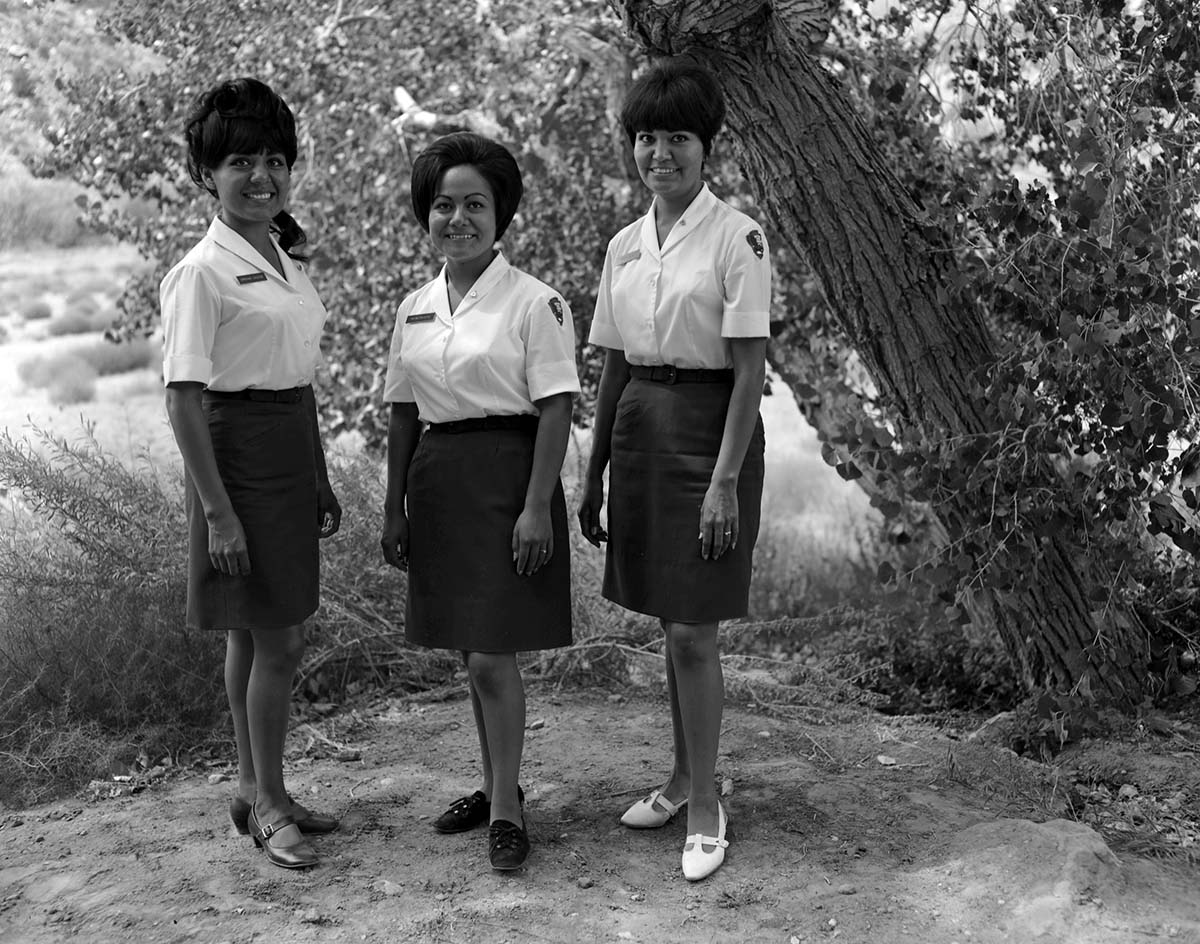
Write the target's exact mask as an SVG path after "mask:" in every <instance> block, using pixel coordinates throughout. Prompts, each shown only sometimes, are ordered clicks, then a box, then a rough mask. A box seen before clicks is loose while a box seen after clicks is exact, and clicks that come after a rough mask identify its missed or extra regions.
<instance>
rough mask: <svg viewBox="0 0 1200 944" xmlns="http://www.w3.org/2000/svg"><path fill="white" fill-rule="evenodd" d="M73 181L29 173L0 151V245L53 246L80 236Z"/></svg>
mask: <svg viewBox="0 0 1200 944" xmlns="http://www.w3.org/2000/svg"><path fill="white" fill-rule="evenodd" d="M78 192H79V190H78V188H77V187H76V186H74V185H73V184H64V183H62V182H60V181H55V180H45V179H41V178H35V177H32V176H31V175H30V173H29V171H28V170H26V169H25V167H24V165H22V164H21V163H20V162H19V161H17V160H15V159H13V158H10V157H6V156H4V155H0V249H10V248H14V247H25V246H39V245H45V246H54V247H56V248H59V249H65V248H67V247H69V246H74V245H77V244H78V243H79V242H80V241H81V240H82V239H83V238H84V235H85V233H84V229H83V227H82V226H80V224H79V207H78V206H76V205H75V194H76V193H78Z"/></svg>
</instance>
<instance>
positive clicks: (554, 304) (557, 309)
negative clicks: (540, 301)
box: [550, 298, 563, 324]
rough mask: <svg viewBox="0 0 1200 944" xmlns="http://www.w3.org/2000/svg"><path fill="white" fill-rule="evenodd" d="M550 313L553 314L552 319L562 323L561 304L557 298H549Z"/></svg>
mask: <svg viewBox="0 0 1200 944" xmlns="http://www.w3.org/2000/svg"><path fill="white" fill-rule="evenodd" d="M550 314H552V315H553V316H554V320H555V321H557V322H558V323H559V324H562V323H563V306H562V302H561V301H560V300H559V299H557V298H552V299H550Z"/></svg>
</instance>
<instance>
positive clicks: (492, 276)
mask: <svg viewBox="0 0 1200 944" xmlns="http://www.w3.org/2000/svg"><path fill="white" fill-rule="evenodd" d="M511 268H512V265H510V264H509V261H508V260H507V259H505V258H504V253H502V252H500V251H499V250H497V251H496V258H495V259H493V260H492V261H491V262H489V263H488V267H487V268H486V269H484V270H483V271H482V272H481V273H479V278H477V279H476V280H475V283H474V284H473V285H472V286H471V287H470V289H468V290H467V297H466V298H464V299H463V301H462V305H467V304H472V303H474V302H477V301H479V299H481V298H483V296H484V295H486V294H487V293H488V292H490V291H491V290H492V289H493V288H495V287H496V285H497V283H498V282H499V281H500V280H501V279H503V278H504V277H505V276H506V275H508V271H509V269H511ZM438 280H439V281H440V282H441V284H442V288H443V289H448V287H449V282H448V280H447V278H446V267H445V266H444V265H443V266H442V271H441V274H440V275H439V276H438ZM442 294H443V295H445V294H446V292H445V291H443V292H442ZM460 307H462V306H461V305H460Z"/></svg>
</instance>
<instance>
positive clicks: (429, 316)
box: [404, 311, 437, 324]
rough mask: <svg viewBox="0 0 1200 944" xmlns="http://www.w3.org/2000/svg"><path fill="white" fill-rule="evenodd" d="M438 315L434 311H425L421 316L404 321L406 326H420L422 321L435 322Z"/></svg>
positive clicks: (414, 316) (409, 317)
mask: <svg viewBox="0 0 1200 944" xmlns="http://www.w3.org/2000/svg"><path fill="white" fill-rule="evenodd" d="M436 317H437V314H436V313H435V312H432V311H423V312H421V313H420V314H419V315H409V316H408V317H407V318H405V319H404V323H405V324H420V323H421V322H422V321H433V319H434V318H436Z"/></svg>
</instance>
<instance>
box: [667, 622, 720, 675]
mask: <svg viewBox="0 0 1200 944" xmlns="http://www.w3.org/2000/svg"><path fill="white" fill-rule="evenodd" d="M664 628H665V629H666V633H667V649H668V650H669V651H670V654H671V662H672V663H673V664H674V665H675V667H676V668H677V669H680V668H684V669H686V668H688V667H692V666H702V665H705V664H707V663H709V662H713V661H716V660H718V659H719V658H720V653H719V652H718V649H717V627H716V625H715V624H713V623H665V624H664Z"/></svg>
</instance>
